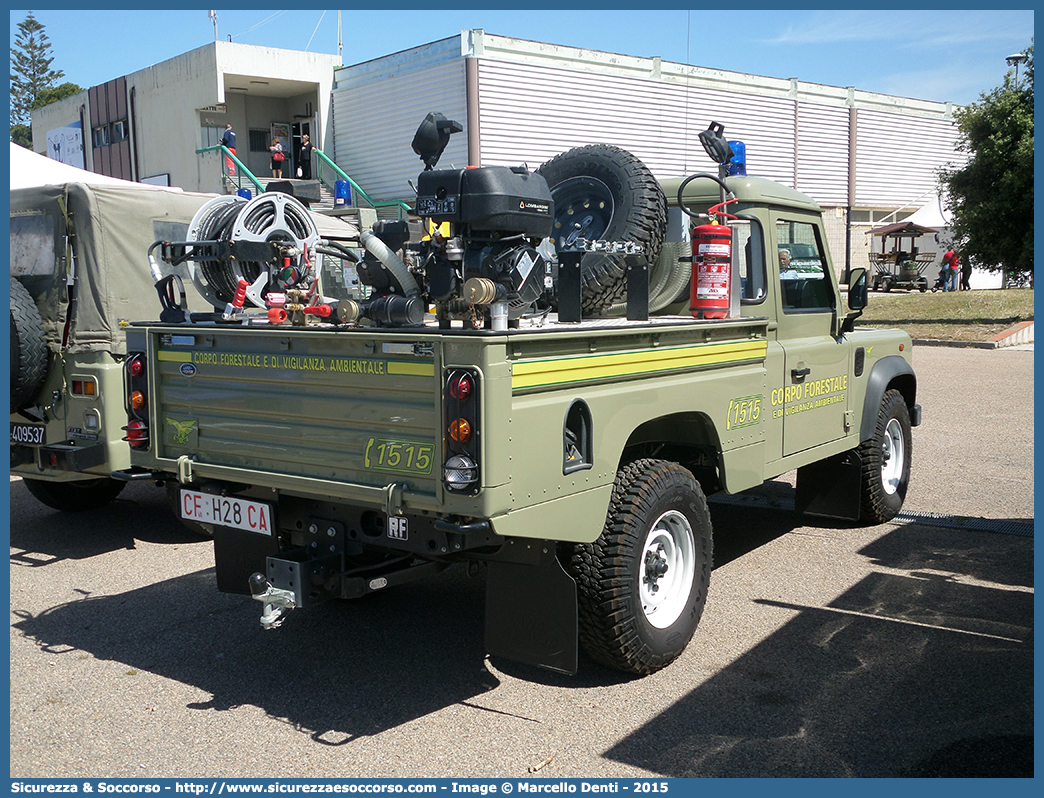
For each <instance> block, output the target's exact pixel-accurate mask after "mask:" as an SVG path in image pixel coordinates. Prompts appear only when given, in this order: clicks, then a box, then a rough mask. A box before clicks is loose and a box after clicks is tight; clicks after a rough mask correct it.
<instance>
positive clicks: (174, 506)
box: [166, 481, 214, 538]
mask: <svg viewBox="0 0 1044 798" xmlns="http://www.w3.org/2000/svg"><path fill="white" fill-rule="evenodd" d="M166 491H167V504H168V505H169V506H170V511H171V512H172V513H174V517H175V518H177V519H178V521H180V522H181V525H182V526H183V527H185V529H187V530H189V531H190V532H191V533H192V534H194V535H198V536H199V537H201V538H213V537H214V525H213V524H201V523H200V522H199V521H190V520H188V519H187V518H182V517H181V508H180V507H179V506H178V500H179V498H180V493H181V483H180V482H174V481H170V482H167V483H166Z"/></svg>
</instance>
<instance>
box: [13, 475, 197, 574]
mask: <svg viewBox="0 0 1044 798" xmlns="http://www.w3.org/2000/svg"><path fill="white" fill-rule="evenodd" d="M139 540H142V541H148V542H151V543H170V544H184V543H206V542H207V541H206V540H204V539H202V538H200V537H199V536H198V535H195V534H193V533H192V532H190V531H189V530H188V529H186V528H185V527H184V526H182V525H181V523H180V522H179V521H178V520H177V519H176V518H175V517H174V515H173V513H172V512H171V509H170V507H169V506H168V505H167V501H166V494H165V493H164V491H163V489H161V488H157V487H155V486H154V485H153V484H151V483H150V484H148V485H143V484H140V483H139V484H136V485H134V484H132V485H129V486H128V487H126V488H125V489H124V490H123V492H122V493H120V495H119V496H118V497H117V498H116V499H115V500H114V501H112V502H110V503H109V504H107V505H105V506H104V507H100V508H98V509H97V510H89V511H85V512H82V513H63V512H59V511H58V510H52V509H50V508H49V507H46V506H45V505H43V504H41V503H40V502H38V501H37V500H36V499H34V498H33V497H32V496H31V495H30V494H29V491H28V490H26V487H25V484H24V483H23V482H22V481H21V480H16V481H13V482H11V549H12V554H11V564H12V565H21V566H27V567H32V568H37V567H41V566H46V565H49V564H51V563H54V562H60V561H62V560H83V559H87V558H90V557H96V556H98V555H100V554H106V553H108V552H112V551H118V550H120V549H134V548H135V546H136V541H139Z"/></svg>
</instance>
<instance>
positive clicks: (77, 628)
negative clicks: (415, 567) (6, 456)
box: [12, 566, 499, 745]
mask: <svg viewBox="0 0 1044 798" xmlns="http://www.w3.org/2000/svg"><path fill="white" fill-rule="evenodd" d="M12 611H13V613H14V614H15V615H16V616H17V617H19V618H21V620H19V621H17V622H16V623H14V624H13V626H14V628H15V629H17V630H18V631H19V632H21V633H22V634H25V635H27V636H28V637H30V638H32V639H33V640H35V641H36V643H37V645H39V646H41V647H42V648H44V649H45V650H47V651H48V652H49V653H51V654H52V655H62V654H65V653H72V652H74V651H76V650H80V651H86V652H89V653H90V654H92V655H93V656H95V657H97V658H98V659H102V660H113V661H117V662H121V663H124V664H126V665H129V666H131V667H133V668H137V669H140V670H144V671H148V672H150V673H154V674H157V675H159V676H163V677H165V678H168V679H174V680H177V681H179V682H182V683H184V684H189V685H193V686H195V687H198V688H200V689H201V690H205V691H206V692H207V693H209V694H210V695H211V696H212V698H211V699H210V700H209V701H207V702H204V703H199V704H191V705H189V706H190V708H192V709H197V710H199V711H201V712H223V711H226V710H229V709H232V708H235V707H238V706H242V705H253V706H257V707H260V708H261V709H262V710H264V711H265V712H266V713H267V714H268V715H269V716H271V717H274V718H277V719H282V720H284V721H285V722H286V723H288V724H290V725H291V726H293V727H296V728H298V729H300V730H301V731H302V732H304V733H307V734H310V735H311V737H312V738H313V739H314V740H316V741H317V742H318V743H322V744H326V745H340V744H344V743H346V742H348V741H349V740H350V739H352V738H354V737H359V736H364V735H373V734H378V733H380V732H382V731H386V730H388V729H391V728H394V727H396V726H400V725H402V724H404V723H408V722H409V721H411V720H415V719H416V718H419V717H422V716H424V715H427V714H430V713H432V712H435V711H437V710H440V709H443V708H444V707H446V706H449V705H452V704H455V703H459V702H463V701H466V700H468V699H470V698H473V697H475V696H477V695H480V694H482V693H484V692H486V691H487V690H491V689H494V688H495V687H497V686H498V685H499V681H498V680H497V679H496V677H494V676H493V675H492V674H491V673H490V672H489V671H488V670H487V669H486V667H485V665H484V661H483V656H484V652H483V645H482V628H483V617H482V613H483V583H482V582H481V581H480V580H472V579H468V578H467V576H466V575H465V573H464V569H463V568H462V567H459V566H458V567H454V568H450V569H447V570H446V571H444V572H442V573H440V574H438V575H436V576H434V577H431V578H430V579H427V580H424V581H421V582H416V583H413V584H410V585H405V586H402V587H399V588H396V589H394V590H389V591H388V592H387V593H378V594H372V595H370V596H369V597H367V598H365V599H362V600H359V601H354V602H348V601H343V602H329V603H326V604H322V605H319V606H317V607H312V608H309V609H308V611H307V612H297V613H291V614H290V616H289V617H288V619H287V620H286V622H285V623H284V625H283V626H282V627H281V628H279V629H278V630H275V631H265V630H263V629H262V628H261V626H260V624H259V623H258V618H259V617H260V611H261V605H260V604H259V603H258V602H256V601H252V600H250V599H249V598H248V597H246V596H239V595H233V596H230V595H225V594H220V593H218V592H217V587H216V582H215V577H214V571H213V569H207V570H204V571H198V572H196V573H192V574H187V575H185V576H179V577H176V578H174V579H168V580H166V581H161V582H157V583H156V584H153V585H149V586H148V587H144V588H140V589H138V590H132V591H129V592H127V593H123V594H120V595H116V596H103V597H97V598H95V597H91V596H89V595H88V596H85V597H84V598H83V600H80V601H76V602H71V603H68V604H63V605H60V606H57V607H54V608H53V609H50V610H48V611H46V612H44V613H40V614H39V615H36V616H29V615H28V614H26V613H23V612H20V611H19V610H18V608H17V606H15V607H13V608H12Z"/></svg>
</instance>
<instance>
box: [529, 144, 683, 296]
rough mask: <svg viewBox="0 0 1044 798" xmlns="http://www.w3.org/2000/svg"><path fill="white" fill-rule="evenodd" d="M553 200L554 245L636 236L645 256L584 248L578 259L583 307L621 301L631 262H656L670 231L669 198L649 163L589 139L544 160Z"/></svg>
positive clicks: (635, 240) (617, 239)
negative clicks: (586, 143) (581, 240)
mask: <svg viewBox="0 0 1044 798" xmlns="http://www.w3.org/2000/svg"><path fill="white" fill-rule="evenodd" d="M537 172H538V173H539V174H541V175H543V176H544V179H545V180H547V185H548V187H550V189H551V196H552V197H553V198H554V201H555V220H554V224H555V226H554V229H553V231H552V233H551V237H552V240H553V241H554V242H555V247H556V248H557V249H558V250H559V251H561V250H562V248H563V247H564V246H571V245H572V243H573V240H574V239H575V238H578V237H579V238H585V239H588V240H591V241H596V240H606V241H634V242H636V243H638V244H641V245H642V254H641V255H631V256H627V255H624V254H622V253H598V252H588V253H585V254H584V256H583V259H582V260H581V262H580V281H581V308H582V310H583V313H584V315H585V316H587V315H590V316H594V315H597V314H599V313H601V312H602V311H605V310H607V309H608V308H610V307H611V306H612V305H613V303H615V302H619V301H620V300H621V299H622V298H623V296H624V292H625V290H626V287H627V265H628V259H630V262H632V263H633V262H635V259H640V260H639V261H638V262H640V263H649V264H653V263H656V259H657V258H658V257H659V255H660V248H661V247H662V246H663V240H664V237H665V236H666V234H667V198H666V197H665V196H664V193H663V189H662V188H660V184H659V182H657V180H656V178H655V177H653V174H652V172H650V171H649V168H648V167H647V166H646V165H645V164H643V163H642V162H641V161H640V160H638V159H637V158H635V157H634V156H633V155H631V153H629V152H627V151H626V150H622V149H620V148H619V147H614V146H612V145H611V144H589V145H587V146H584V147H576V148H574V149H572V150H569V151H567V152H564V153H562V154H561V155H556V156H555V157H554V158H552V159H551V160H549V161H547V162H546V163H544V164H541V166H540V168H539V169H537Z"/></svg>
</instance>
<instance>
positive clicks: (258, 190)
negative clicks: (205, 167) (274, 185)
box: [196, 144, 265, 194]
mask: <svg viewBox="0 0 1044 798" xmlns="http://www.w3.org/2000/svg"><path fill="white" fill-rule="evenodd" d="M205 152H216V153H218V157H220V158H222V159H224V158H228V159H229V160H231V161H232V163H234V164H235V165H236V173H235V174H234V175H233V174H229V172H228V169H227V168H226V164H227V163H228V161H225V160H222V161H221V174H222V176H223V177H224V178H225V179H226V180H228V181H229V182H230V183H232V184H233V185H234V186H235V187H236V188H237V189H238V188H243V179H244V178H245V179H246V180H248V181H249V182H250V184H251V185H252V186H253V187H254V193H255V194H264V193H265V186H264V184H263V183H262V182H261V181H260V180H258V179H257V178H256V177H254V175H253V173H252V172H251V171H250V170H249V169H247V168H246V164H244V163H243V162H242V161H241V160H239V159H238V158H237V157H236V156H235V154H233V152H232V151H231V150H230V149H229V148H228V147H226V146H225V145H224V144H215V145H214V146H213V147H204V148H203V149H201V150H196V154H197V155H202V154H203V153H205Z"/></svg>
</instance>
